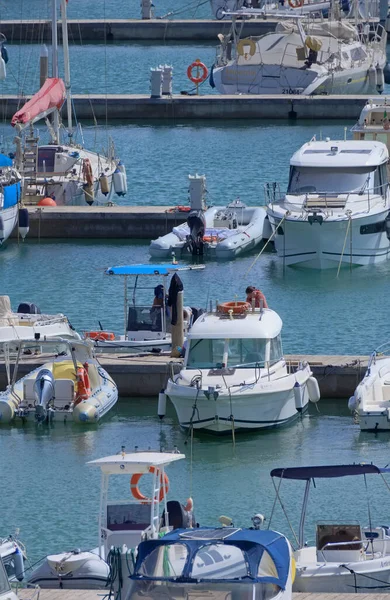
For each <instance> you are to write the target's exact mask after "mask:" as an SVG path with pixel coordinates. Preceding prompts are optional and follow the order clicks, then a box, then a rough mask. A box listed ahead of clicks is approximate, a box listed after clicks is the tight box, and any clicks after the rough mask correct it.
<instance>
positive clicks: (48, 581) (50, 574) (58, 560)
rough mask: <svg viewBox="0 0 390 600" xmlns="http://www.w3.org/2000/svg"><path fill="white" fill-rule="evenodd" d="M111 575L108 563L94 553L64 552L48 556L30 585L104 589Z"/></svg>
mask: <svg viewBox="0 0 390 600" xmlns="http://www.w3.org/2000/svg"><path fill="white" fill-rule="evenodd" d="M109 573H110V568H109V566H108V564H107V563H106V561H105V560H103V559H102V558H99V556H98V555H97V554H94V553H93V552H81V553H80V554H74V553H72V552H64V553H62V554H57V555H53V556H48V557H47V558H46V559H45V560H44V562H43V563H42V564H41V565H40V566H39V567H38V568H37V569H36V570H35V571H34V573H33V574H32V576H31V577H30V579H29V581H28V583H29V585H39V587H40V588H43V589H65V590H80V589H84V590H85V589H102V588H104V587H106V585H107V580H108V576H109Z"/></svg>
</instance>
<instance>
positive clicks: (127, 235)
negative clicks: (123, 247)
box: [12, 190, 188, 243]
mask: <svg viewBox="0 0 390 600" xmlns="http://www.w3.org/2000/svg"><path fill="white" fill-rule="evenodd" d="M130 194H131V190H130ZM28 199H29V197H28V196H27V197H26V198H25V206H26V207H27V209H28V212H29V226H30V231H29V233H28V238H27V239H26V242H25V243H28V241H27V240H28V239H38V240H40V239H60V238H68V239H147V240H149V241H150V240H151V239H155V238H157V237H159V236H161V235H165V234H166V233H169V232H171V231H172V228H173V227H176V226H177V225H180V224H182V223H184V222H185V221H186V219H187V215H188V213H185V212H180V211H178V210H175V209H174V208H170V207H169V206H87V205H85V206H36V205H34V206H29V205H28ZM17 236H18V228H17V227H16V228H15V229H14V232H13V234H12V237H13V238H16V237H17Z"/></svg>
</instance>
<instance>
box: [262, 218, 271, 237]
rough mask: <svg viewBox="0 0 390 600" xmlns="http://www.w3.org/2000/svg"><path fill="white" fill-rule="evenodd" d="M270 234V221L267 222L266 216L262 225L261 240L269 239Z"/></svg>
mask: <svg viewBox="0 0 390 600" xmlns="http://www.w3.org/2000/svg"><path fill="white" fill-rule="evenodd" d="M271 235H272V226H271V223H270V222H269V218H268V217H266V218H265V219H264V225H263V240H269V238H270V237H271Z"/></svg>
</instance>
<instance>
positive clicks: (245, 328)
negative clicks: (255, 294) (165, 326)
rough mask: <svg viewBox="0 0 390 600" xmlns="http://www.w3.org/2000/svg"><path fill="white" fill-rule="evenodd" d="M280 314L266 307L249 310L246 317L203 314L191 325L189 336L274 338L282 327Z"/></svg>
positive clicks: (193, 338) (206, 337)
mask: <svg viewBox="0 0 390 600" xmlns="http://www.w3.org/2000/svg"><path fill="white" fill-rule="evenodd" d="M282 325H283V323H282V319H281V318H280V317H279V315H278V314H277V313H276V312H275V311H273V310H271V309H269V308H265V309H264V310H263V311H262V312H260V310H259V309H255V312H251V311H250V312H248V313H247V314H246V315H245V317H237V318H233V319H229V317H228V316H227V315H226V314H221V313H207V314H203V315H201V316H200V317H199V318H198V319H197V320H196V321H195V323H194V324H193V326H192V327H191V329H190V331H189V333H188V338H189V339H190V340H199V339H227V338H229V339H249V338H254V339H272V338H275V337H276V336H277V335H279V333H280V332H281V329H282Z"/></svg>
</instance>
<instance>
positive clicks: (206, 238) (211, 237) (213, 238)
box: [203, 235, 218, 242]
mask: <svg viewBox="0 0 390 600" xmlns="http://www.w3.org/2000/svg"><path fill="white" fill-rule="evenodd" d="M203 241H204V242H218V236H216V235H204V236H203Z"/></svg>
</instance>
